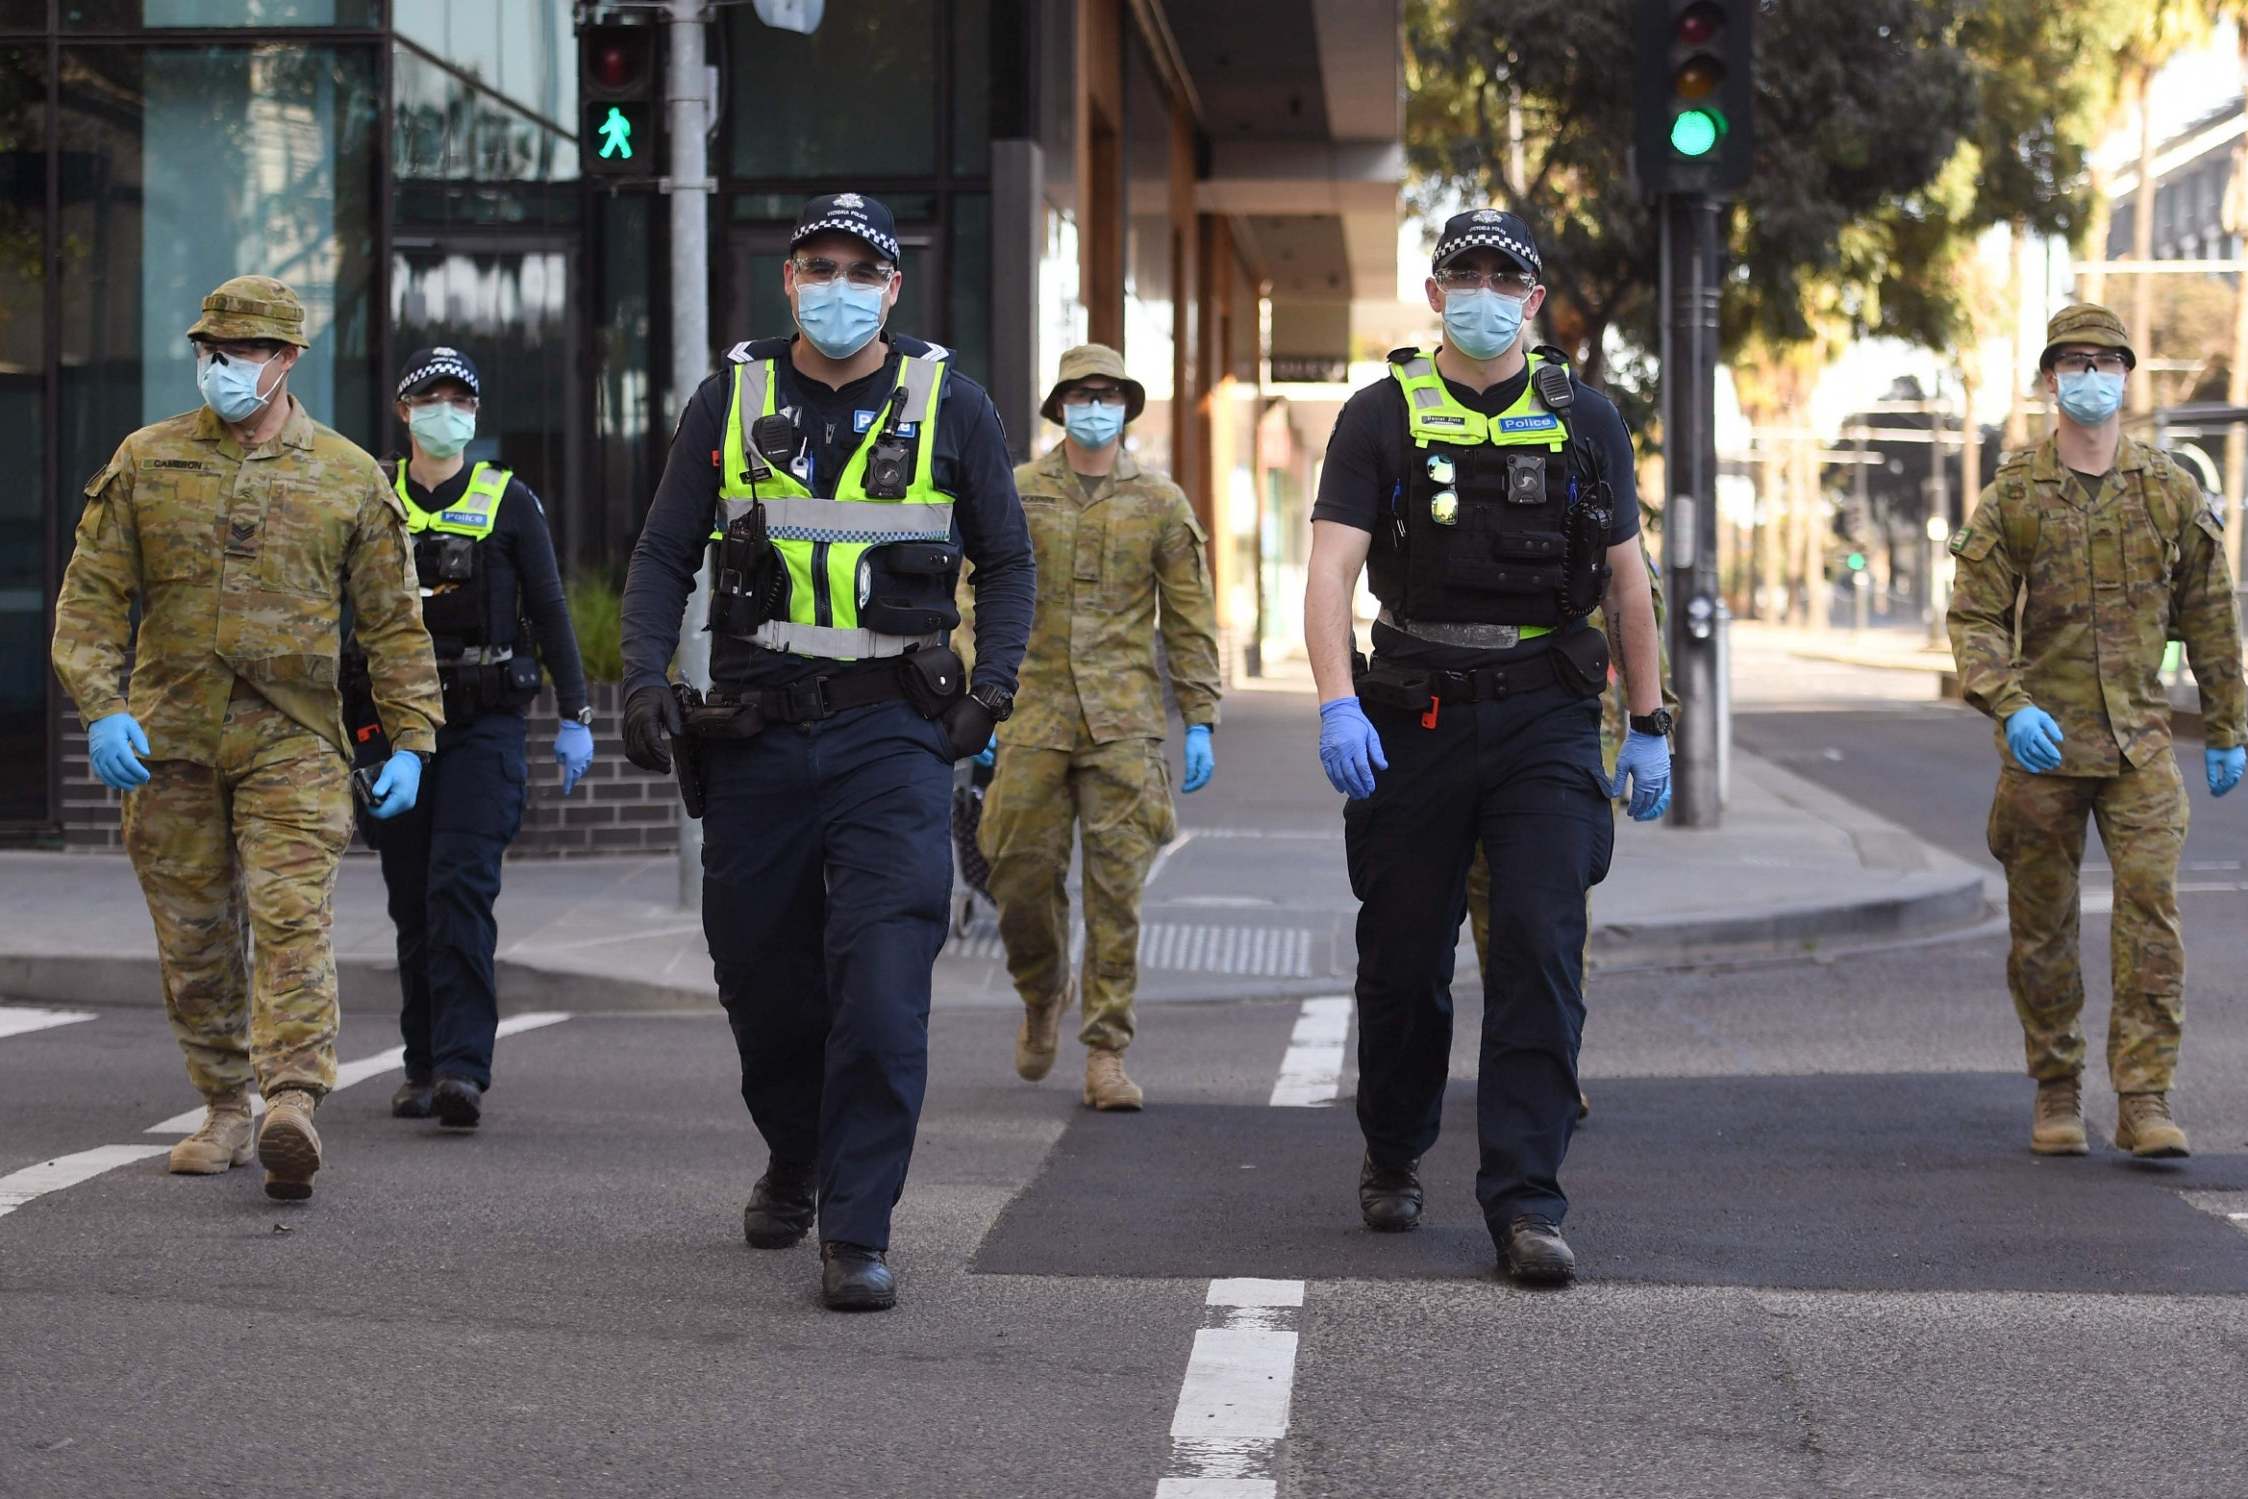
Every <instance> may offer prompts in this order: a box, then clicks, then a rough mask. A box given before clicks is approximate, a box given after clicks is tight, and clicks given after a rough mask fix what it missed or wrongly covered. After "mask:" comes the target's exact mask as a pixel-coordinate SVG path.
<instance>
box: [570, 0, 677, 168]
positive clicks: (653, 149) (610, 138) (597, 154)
mask: <svg viewBox="0 0 2248 1499" xmlns="http://www.w3.org/2000/svg"><path fill="white" fill-rule="evenodd" d="M662 43H663V31H662V30H661V28H659V27H655V26H640V25H627V24H623V23H619V22H602V23H598V24H593V25H587V26H581V27H579V28H578V93H579V97H580V98H581V100H582V101H583V102H582V103H581V104H580V106H579V129H578V157H579V160H580V161H581V163H582V164H583V170H584V171H585V173H586V175H587V176H618V177H630V176H647V177H654V176H659V175H661V173H662V172H663V151H662V143H661V141H660V140H659V138H658V137H659V135H660V130H659V122H660V121H661V119H662V115H663V106H662V101H663V89H662V87H661V81H662V69H661V68H660V67H659V66H658V61H657V59H658V56H659V51H658V49H659V48H660V47H661V45H662Z"/></svg>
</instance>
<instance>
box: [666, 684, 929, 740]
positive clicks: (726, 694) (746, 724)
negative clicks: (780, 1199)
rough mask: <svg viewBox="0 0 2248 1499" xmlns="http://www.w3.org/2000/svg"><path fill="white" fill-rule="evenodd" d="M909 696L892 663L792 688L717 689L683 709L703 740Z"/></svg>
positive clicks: (741, 735) (751, 733)
mask: <svg viewBox="0 0 2248 1499" xmlns="http://www.w3.org/2000/svg"><path fill="white" fill-rule="evenodd" d="M906 695H907V693H906V688H905V681H904V679H903V678H902V677H901V676H900V675H899V674H898V672H897V671H896V670H895V669H894V668H886V669H881V670H874V671H856V672H848V673H843V674H839V675H838V674H830V675H826V676H812V677H800V678H798V679H797V680H796V681H793V682H791V683H789V684H788V685H787V686H786V687H752V688H747V689H734V688H729V687H720V688H714V689H713V690H712V691H711V692H710V694H709V695H708V696H707V697H703V698H702V699H701V700H700V701H699V702H698V701H686V702H683V703H682V705H681V708H682V716H683V717H684V718H685V720H686V724H687V732H688V733H689V734H691V735H693V736H694V737H696V738H698V739H754V738H756V737H757V736H758V735H759V734H762V733H764V732H765V730H766V729H768V728H770V727H771V726H772V725H774V724H780V723H817V722H819V721H820V720H822V719H827V718H833V717H834V716H835V715H836V714H838V713H845V712H848V711H850V710H851V709H853V708H865V707H869V706H871V705H872V704H875V703H886V702H890V701H893V700H895V699H898V698H902V697H905V696H906Z"/></svg>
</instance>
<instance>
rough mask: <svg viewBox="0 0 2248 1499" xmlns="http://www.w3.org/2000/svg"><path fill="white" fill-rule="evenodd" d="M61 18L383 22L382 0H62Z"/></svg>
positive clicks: (91, 22)
mask: <svg viewBox="0 0 2248 1499" xmlns="http://www.w3.org/2000/svg"><path fill="white" fill-rule="evenodd" d="M463 8H464V9H473V8H475V7H463ZM62 24H63V29H64V30H66V31H137V30H142V29H144V28H145V29H147V30H150V31H155V30H160V29H178V28H182V27H220V26H359V27H365V26H379V25H381V24H382V0H63V5H62Z"/></svg>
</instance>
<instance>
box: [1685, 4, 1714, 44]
mask: <svg viewBox="0 0 2248 1499" xmlns="http://www.w3.org/2000/svg"><path fill="white" fill-rule="evenodd" d="M1724 24H1725V13H1724V12H1723V11H1721V10H1719V9H1718V8H1717V7H1716V6H1715V5H1712V4H1702V5H1696V6H1694V7H1692V8H1690V9H1689V10H1687V11H1685V12H1684V13H1683V14H1681V15H1680V16H1679V18H1678V33H1677V35H1678V41H1679V44H1680V45H1682V46H1687V47H1704V46H1707V45H1709V40H1710V38H1711V37H1713V36H1715V35H1717V33H1718V31H1719V29H1720V28H1721V27H1723V26H1724Z"/></svg>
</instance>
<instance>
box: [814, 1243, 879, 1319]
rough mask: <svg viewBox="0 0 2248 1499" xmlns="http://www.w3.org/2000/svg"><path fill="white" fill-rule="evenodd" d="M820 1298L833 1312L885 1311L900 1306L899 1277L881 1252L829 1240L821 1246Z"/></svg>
mask: <svg viewBox="0 0 2248 1499" xmlns="http://www.w3.org/2000/svg"><path fill="white" fill-rule="evenodd" d="M820 1299H821V1300H822V1301H824V1302H826V1303H827V1309H828V1310H829V1311H831V1312H886V1311H888V1310H889V1309H890V1308H891V1307H893V1306H896V1305H897V1304H898V1281H897V1277H896V1276H894V1275H892V1274H891V1273H890V1264H889V1261H888V1260H886V1259H884V1258H883V1255H882V1251H881V1250H879V1249H869V1248H867V1247H866V1246H865V1245H863V1244H845V1243H843V1242H842V1241H840V1240H837V1239H830V1240H828V1241H826V1242H825V1243H823V1244H821V1245H820Z"/></svg>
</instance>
